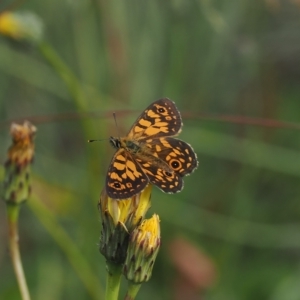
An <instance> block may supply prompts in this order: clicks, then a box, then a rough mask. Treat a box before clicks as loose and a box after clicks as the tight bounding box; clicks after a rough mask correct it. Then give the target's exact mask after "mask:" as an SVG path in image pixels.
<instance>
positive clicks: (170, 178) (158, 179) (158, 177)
mask: <svg viewBox="0 0 300 300" xmlns="http://www.w3.org/2000/svg"><path fill="white" fill-rule="evenodd" d="M137 161H138V162H139V164H140V166H141V167H142V169H143V171H144V172H145V174H146V175H147V176H148V178H149V181H150V182H151V183H152V184H155V185H156V186H157V187H158V188H160V189H161V190H162V191H164V192H165V193H171V194H174V193H177V192H180V191H181V190H182V189H183V180H182V178H181V176H180V175H179V174H177V173H176V172H168V171H166V170H165V168H164V167H165V164H163V163H162V164H161V166H159V165H158V164H156V163H153V161H149V160H148V161H145V160H143V159H141V158H137Z"/></svg>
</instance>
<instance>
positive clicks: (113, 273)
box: [105, 261, 122, 300]
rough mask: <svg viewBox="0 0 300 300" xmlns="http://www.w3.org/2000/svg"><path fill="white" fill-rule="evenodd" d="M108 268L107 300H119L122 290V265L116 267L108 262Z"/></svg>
mask: <svg viewBox="0 0 300 300" xmlns="http://www.w3.org/2000/svg"><path fill="white" fill-rule="evenodd" d="M106 267H107V277H106V293H105V300H117V299H118V295H119V289H120V282H121V275H122V265H116V264H113V263H110V262H108V261H107V262H106Z"/></svg>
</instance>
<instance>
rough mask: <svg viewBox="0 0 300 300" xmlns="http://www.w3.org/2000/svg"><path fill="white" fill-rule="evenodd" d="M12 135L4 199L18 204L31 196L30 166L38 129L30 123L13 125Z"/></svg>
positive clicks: (6, 169) (6, 165)
mask: <svg viewBox="0 0 300 300" xmlns="http://www.w3.org/2000/svg"><path fill="white" fill-rule="evenodd" d="M10 133H11V136H12V142H13V143H12V145H11V147H10V148H9V150H8V159H7V161H6V162H5V179H4V186H3V187H4V188H3V197H4V200H5V201H7V202H8V203H11V204H18V203H21V202H23V201H25V200H27V199H28V197H29V194H30V189H31V188H30V165H31V163H32V160H33V156H34V141H33V140H34V136H35V133H36V127H35V126H33V125H32V124H31V123H30V122H28V121H25V122H24V124H23V125H18V124H15V123H13V124H12V125H11V129H10Z"/></svg>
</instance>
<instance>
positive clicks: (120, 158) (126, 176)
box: [106, 149, 149, 199]
mask: <svg viewBox="0 0 300 300" xmlns="http://www.w3.org/2000/svg"><path fill="white" fill-rule="evenodd" d="M148 182H149V179H148V177H147V176H146V175H145V173H144V172H143V170H142V169H141V167H140V165H139V164H138V163H137V162H136V161H135V160H134V159H133V158H132V156H131V155H130V154H129V153H128V152H126V151H125V150H124V149H120V150H118V151H117V152H116V153H115V155H114V157H113V159H112V161H111V163H110V167H109V169H108V172H107V177H106V192H107V195H108V196H109V197H110V198H114V199H126V198H130V197H132V196H134V195H135V194H137V193H139V192H141V191H142V190H143V189H144V188H145V187H146V186H147V184H148Z"/></svg>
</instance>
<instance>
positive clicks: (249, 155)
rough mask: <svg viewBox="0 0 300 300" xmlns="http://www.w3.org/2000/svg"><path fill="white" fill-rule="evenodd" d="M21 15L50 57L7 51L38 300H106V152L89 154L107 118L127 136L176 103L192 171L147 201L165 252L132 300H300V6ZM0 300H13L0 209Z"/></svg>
mask: <svg viewBox="0 0 300 300" xmlns="http://www.w3.org/2000/svg"><path fill="white" fill-rule="evenodd" d="M7 5H10V2H9V1H2V2H1V4H0V9H1V10H2V11H3V10H4V9H5V8H6V7H7ZM21 11H27V12H30V13H33V14H35V15H36V16H38V17H39V18H40V21H41V22H42V24H43V32H44V33H43V38H42V43H44V44H43V46H40V45H39V44H38V43H32V42H28V41H27V42H24V41H22V40H12V39H10V38H9V37H4V36H1V37H0V119H1V122H0V135H1V137H0V140H1V142H0V158H1V161H2V162H4V161H5V160H6V151H7V148H8V147H9V145H10V136H9V126H10V123H11V122H12V121H16V122H23V120H25V119H27V120H30V121H31V122H32V123H33V124H34V125H36V126H37V128H38V132H37V137H36V155H35V162H34V166H33V179H32V194H33V196H34V199H32V200H30V201H29V203H28V204H26V205H23V207H22V210H21V216H20V217H21V219H20V236H21V241H20V246H21V251H22V256H23V263H24V268H25V273H26V275H27V280H28V285H29V288H30V291H31V294H32V298H33V299H43V300H48V299H49V300H50V299H51V300H52V299H104V289H105V275H106V271H105V261H104V258H103V257H102V256H101V255H100V254H99V252H98V246H97V244H98V240H99V235H100V228H101V226H100V219H99V213H98V211H97V201H98V198H99V195H100V191H101V189H102V188H103V186H104V180H105V175H106V170H107V168H108V165H109V161H110V159H111V157H112V155H113V149H112V148H111V147H110V145H109V143H108V142H107V141H103V142H99V143H93V144H88V143H87V140H88V139H93V138H100V139H107V138H108V137H109V136H110V135H117V128H116V126H115V123H114V119H113V117H112V113H113V112H114V111H115V112H116V115H117V122H118V126H119V130H120V131H121V133H123V134H126V131H127V129H128V128H129V127H130V126H131V124H132V123H133V121H134V120H135V119H136V118H137V116H138V115H139V114H140V113H141V112H142V110H143V109H145V108H146V107H147V106H148V105H149V104H150V103H151V102H152V101H154V100H156V99H158V98H162V97H168V98H170V99H172V100H173V101H175V102H176V105H177V106H178V108H179V109H180V111H181V112H182V116H183V120H184V127H183V131H182V133H181V135H180V138H181V139H183V140H185V141H187V142H189V143H190V144H191V145H192V146H193V147H194V149H195V151H196V152H197V154H198V159H199V168H198V169H197V170H196V172H194V174H192V176H189V177H187V178H186V179H185V188H184V190H183V191H182V192H181V193H179V194H176V195H166V194H163V193H162V192H161V191H159V190H158V189H156V188H154V190H153V194H152V208H151V211H150V214H149V215H151V214H152V213H154V212H155V213H157V214H159V216H160V219H161V230H162V247H161V251H160V253H159V255H158V258H157V261H156V263H155V267H154V272H153V276H152V278H151V280H150V281H149V282H148V283H146V284H144V285H143V286H142V288H141V290H140V292H139V294H138V297H137V299H145V300H147V299H211V300H227V299H228V300H234V299H249V300H253V299H256V300H258V299H264V300H265V299H272V300H278V299H280V300H285V299H288V300H294V299H295V300H296V299H300V287H299V281H300V264H299V259H300V251H299V250H300V224H299V223H300V222H299V220H300V205H299V197H300V188H299V179H300V153H299V147H300V137H299V136H300V132H299V128H300V124H299V122H300V113H299V112H300V85H299V82H300V81H299V80H300V34H299V33H300V1H298V0H285V1H280V0H231V1H212V0H189V1H187V0H167V1H159V0H151V1H150V0H139V1H137V0H126V1H120V0H112V1H104V0H91V1H89V0H80V1H79V0H78V1H74V0H65V1H57V0H44V1H38V0H28V1H26V2H24V3H23V4H22V5H20V6H18V7H15V8H14V12H15V13H17V12H21ZM29 23H30V22H29ZM32 24H33V25H32ZM32 24H31V25H30V26H38V24H36V25H34V24H35V23H34V22H32ZM0 174H2V175H1V176H2V177H3V168H1V172H0ZM39 203H40V204H39ZM62 241H63V242H62ZM74 253H75V254H74ZM74 262H75V263H74ZM125 291H126V282H125V280H124V281H123V283H122V291H121V294H123V295H124V292H125ZM0 299H10V300H14V299H20V296H19V291H18V289H17V286H16V280H15V277H14V274H13V270H12V266H11V262H10V258H9V252H8V247H7V225H6V212H5V203H4V202H3V201H1V202H0Z"/></svg>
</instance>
